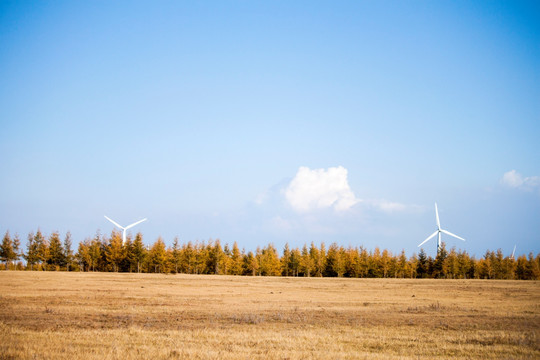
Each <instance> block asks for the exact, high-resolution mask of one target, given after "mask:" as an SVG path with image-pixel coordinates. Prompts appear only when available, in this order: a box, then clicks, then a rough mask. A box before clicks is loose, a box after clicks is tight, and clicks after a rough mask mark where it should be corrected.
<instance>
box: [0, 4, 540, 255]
mask: <svg viewBox="0 0 540 360" xmlns="http://www.w3.org/2000/svg"><path fill="white" fill-rule="evenodd" d="M0 79H1V81H0V171H1V174H2V176H1V177H0V232H4V231H6V230H8V229H9V230H10V232H11V233H15V232H17V233H19V234H20V235H21V237H23V238H25V237H26V234H28V232H30V231H35V230H36V229H37V228H38V227H40V228H41V230H42V231H44V232H45V233H50V232H52V231H54V230H58V231H60V232H61V233H62V234H64V233H65V232H66V231H68V230H70V231H71V232H72V234H73V236H74V240H75V242H78V241H79V240H82V239H84V238H85V237H90V236H93V235H94V234H95V232H96V231H97V230H98V229H100V230H101V232H102V233H105V234H110V232H111V231H112V229H113V227H112V224H110V223H109V222H107V220H106V219H105V218H104V217H103V215H107V216H109V217H111V218H112V219H114V220H116V221H117V222H119V223H120V224H123V225H127V224H130V223H133V222H135V221H137V220H139V219H141V218H144V217H147V218H148V221H147V222H145V223H142V224H140V225H138V226H137V227H136V228H134V229H133V230H134V231H137V230H140V231H141V232H142V233H143V234H144V236H145V241H146V242H147V243H152V242H153V241H154V240H155V239H156V238H157V237H158V236H159V235H161V236H163V238H164V239H165V241H166V243H168V244H171V243H172V239H173V238H174V236H178V237H179V238H180V241H189V240H208V239H210V238H212V239H216V238H219V239H221V241H222V242H228V243H230V244H232V242H234V241H237V242H238V243H239V245H240V246H241V247H245V248H246V249H248V250H252V249H254V248H256V247H257V246H258V245H260V246H265V245H266V244H268V243H270V242H272V243H274V244H275V245H276V246H278V248H281V247H282V246H283V244H284V243H285V242H289V243H290V244H291V245H293V246H301V245H303V244H304V243H309V242H311V241H314V242H316V243H320V242H321V241H324V242H325V243H327V244H329V243H331V242H334V241H335V242H337V243H339V244H342V245H344V246H348V245H352V246H357V245H364V246H366V247H367V248H369V249H373V248H374V247H375V246H379V247H381V248H387V249H390V250H392V251H394V252H399V251H401V249H405V250H406V251H407V252H408V253H409V254H412V253H413V252H416V251H418V248H417V245H418V244H419V243H420V242H422V241H423V240H424V239H425V238H426V237H427V236H428V235H429V234H431V233H432V232H433V231H434V230H435V226H436V225H435V215H434V203H435V202H437V203H438V206H439V212H440V217H441V225H442V226H443V228H447V229H448V230H449V231H451V232H453V233H455V234H458V235H460V236H462V237H464V238H466V239H467V242H465V243H462V242H461V241H459V240H455V241H454V240H452V239H451V238H444V237H443V240H445V241H446V242H447V244H448V246H450V247H451V246H454V245H456V246H457V247H458V248H461V249H466V250H467V251H469V252H470V253H472V254H476V255H481V254H483V252H484V251H485V250H486V249H494V250H495V249H497V248H502V249H503V250H504V251H505V252H507V253H510V252H511V251H512V248H513V247H514V245H517V250H516V252H517V253H528V252H529V251H533V252H535V253H537V252H539V251H540V160H539V159H540V141H539V139H540V6H539V5H538V3H537V2H534V1H533V2H521V1H512V2H508V1H505V2H499V1H485V2H484V1H456V2H443V1H439V2H434V1H414V2H401V1H339V2H327V1H321V2H317V1H273V2H253V1H227V2H224V1H209V2H194V1H193V2H170V1H155V2H146V1H141V2H137V1H135V2H106V1H92V2H82V1H65V2H61V1H45V2H32V1H25V2H20V1H12V2H11V1H2V2H0ZM425 249H426V250H427V251H428V253H431V254H433V255H434V253H435V242H434V241H431V242H428V243H427V244H426V246H425Z"/></svg>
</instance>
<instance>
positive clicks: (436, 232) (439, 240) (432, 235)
mask: <svg viewBox="0 0 540 360" xmlns="http://www.w3.org/2000/svg"><path fill="white" fill-rule="evenodd" d="M435 217H436V218H437V230H436V231H435V232H434V233H433V234H431V235H429V237H428V238H427V239H426V240H424V241H422V243H421V244H420V245H418V247H420V246H422V245H424V244H425V243H426V242H427V241H428V240H430V239H431V238H432V237H434V236H435V235H439V238H438V240H437V254H438V253H439V250H441V233H445V234H446V235H450V236H453V237H455V238H457V239H459V240H463V241H465V239H464V238H462V237H459V236H457V235H455V234H452V233H451V232H450V231H446V230H443V229H441V222H440V221H439V211H438V210H437V203H435Z"/></svg>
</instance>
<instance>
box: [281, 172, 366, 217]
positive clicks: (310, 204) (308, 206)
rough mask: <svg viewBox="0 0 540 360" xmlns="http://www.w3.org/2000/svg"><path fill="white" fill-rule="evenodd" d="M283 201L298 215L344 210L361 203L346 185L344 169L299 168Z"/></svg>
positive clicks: (286, 190) (347, 184)
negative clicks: (330, 209)
mask: <svg viewBox="0 0 540 360" xmlns="http://www.w3.org/2000/svg"><path fill="white" fill-rule="evenodd" d="M285 198H286V199H287V202H288V203H289V205H290V206H291V207H292V208H293V209H294V210H296V211H298V212H309V211H313V210H316V209H325V208H333V209H334V210H336V211H345V210H348V209H350V208H351V207H352V206H354V205H355V204H357V203H358V202H359V201H360V199H357V198H356V196H355V195H354V193H353V192H352V190H351V188H350V186H349V183H348V181H347V169H345V168H344V167H342V166H338V167H331V168H328V170H325V169H314V170H311V169H309V168H308V167H304V166H302V167H300V168H299V169H298V172H297V173H296V176H295V177H294V178H293V179H292V181H291V182H290V183H289V185H288V186H287V188H286V189H285Z"/></svg>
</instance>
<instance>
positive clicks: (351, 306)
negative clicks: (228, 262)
mask: <svg viewBox="0 0 540 360" xmlns="http://www.w3.org/2000/svg"><path fill="white" fill-rule="evenodd" d="M539 329H540V283H539V282H534V281H481V280H400V279H337V278H324V279H322V278H278V277H275V278H274V277H231V276H195V275H159V274H116V273H66V272H58V273H56V272H55V273H52V272H17V271H2V272H0V359H136V358H137V359H139V358H159V359H168V358H170V359H175V358H185V359H269V358H271V359H364V358H369V359H433V358H439V359H452V358H458V359H460V358H461V359H539V358H540V341H539V340H540V339H539Z"/></svg>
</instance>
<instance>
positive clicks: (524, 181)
mask: <svg viewBox="0 0 540 360" xmlns="http://www.w3.org/2000/svg"><path fill="white" fill-rule="evenodd" d="M501 183H502V184H504V185H506V186H509V187H512V188H516V189H523V190H529V191H530V190H534V189H535V188H540V176H527V177H523V176H522V175H521V174H520V173H518V172H517V171H516V170H510V171H508V172H505V173H504V175H503V177H502V179H501Z"/></svg>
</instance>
